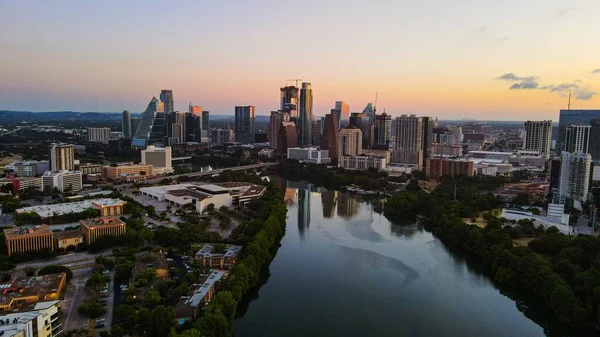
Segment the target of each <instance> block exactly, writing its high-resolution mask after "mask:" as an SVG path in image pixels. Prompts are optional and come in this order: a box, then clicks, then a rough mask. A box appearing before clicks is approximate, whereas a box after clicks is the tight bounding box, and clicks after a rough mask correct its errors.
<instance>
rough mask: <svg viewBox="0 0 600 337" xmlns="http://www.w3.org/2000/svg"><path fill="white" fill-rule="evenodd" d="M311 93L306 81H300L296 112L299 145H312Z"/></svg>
mask: <svg viewBox="0 0 600 337" xmlns="http://www.w3.org/2000/svg"><path fill="white" fill-rule="evenodd" d="M312 113H313V93H312V89H311V85H310V83H308V82H303V83H302V89H301V90H300V109H299V114H298V124H299V127H298V133H299V134H300V137H299V138H300V144H299V145H300V146H310V145H312V120H313V114H312Z"/></svg>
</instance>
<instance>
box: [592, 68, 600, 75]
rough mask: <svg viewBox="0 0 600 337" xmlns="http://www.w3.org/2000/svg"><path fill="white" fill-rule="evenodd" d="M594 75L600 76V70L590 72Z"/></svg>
mask: <svg viewBox="0 0 600 337" xmlns="http://www.w3.org/2000/svg"><path fill="white" fill-rule="evenodd" d="M590 73H592V74H600V68H598V69H596V70H592V71H590Z"/></svg>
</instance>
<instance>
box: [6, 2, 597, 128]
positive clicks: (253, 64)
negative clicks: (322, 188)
mask: <svg viewBox="0 0 600 337" xmlns="http://www.w3.org/2000/svg"><path fill="white" fill-rule="evenodd" d="M599 18H600V1H598V0H502V1H500V0H453V1H448V0H418V1H417V0H410V1H408V0H389V1H388V0H385V1H384V0H381V1H378V0H370V1H354V0H346V1H338V0H318V1H317V0H303V1H274V0H268V1H267V0H265V1H256V0H245V1H243V0H242V1H237V0H228V1H217V0H215V1H213V0H195V1H149V0H140V1H109V0H104V1H75V0H74V1H66V0H63V1H27V0H20V1H17V0H14V1H13V0H4V1H0V22H1V25H2V29H0V110H6V109H8V110H30V111H55V110H73V111H93V110H95V109H96V108H95V105H96V103H95V102H96V98H97V102H98V104H97V110H98V111H109V112H110V111H115V112H116V111H120V110H121V107H122V108H123V109H128V110H130V111H133V112H139V111H142V110H144V109H145V108H146V105H147V104H148V102H149V101H150V99H151V98H152V96H157V97H158V95H159V93H160V90H161V89H172V90H173V93H174V98H175V108H176V109H177V110H186V109H187V105H188V102H189V101H190V100H191V101H192V102H193V103H194V104H198V105H201V106H203V107H204V109H207V110H210V111H211V112H212V113H213V114H233V110H234V109H233V107H234V106H235V105H255V106H256V108H257V112H258V114H263V115H264V114H268V113H269V111H271V110H276V109H277V108H278V105H279V87H280V86H283V85H285V84H292V83H293V82H286V80H288V79H293V78H301V79H303V80H304V81H307V82H311V83H312V87H313V91H314V104H315V108H314V114H315V115H317V116H322V115H324V114H325V113H327V112H329V110H330V109H331V108H332V107H333V106H334V102H335V101H336V100H343V101H346V102H348V103H349V104H350V108H351V111H353V112H354V111H362V109H363V108H364V106H365V105H366V104H367V103H368V102H370V101H373V100H374V99H375V92H379V102H378V104H377V107H378V111H380V112H381V111H383V108H385V109H386V111H387V112H388V113H391V114H392V115H400V114H402V113H414V114H418V115H429V116H434V117H436V116H437V117H439V118H441V119H448V118H477V119H486V120H522V119H553V120H557V119H558V110H559V109H562V108H566V106H567V97H566V96H568V91H569V89H571V90H572V92H573V101H572V108H598V109H600V96H599V95H598V93H600V19H599ZM594 71H595V73H594ZM121 102H122V103H121Z"/></svg>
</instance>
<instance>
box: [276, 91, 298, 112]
mask: <svg viewBox="0 0 600 337" xmlns="http://www.w3.org/2000/svg"><path fill="white" fill-rule="evenodd" d="M280 93H281V106H280V109H281V111H283V112H287V113H289V114H290V118H297V117H298V88H296V87H295V86H287V87H283V88H280Z"/></svg>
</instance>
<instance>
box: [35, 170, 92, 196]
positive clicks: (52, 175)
mask: <svg viewBox="0 0 600 337" xmlns="http://www.w3.org/2000/svg"><path fill="white" fill-rule="evenodd" d="M46 187H49V188H50V189H53V188H57V189H58V190H59V191H60V192H61V193H63V192H67V191H68V192H77V191H81V190H82V189H83V181H82V175H81V172H80V171H47V172H46V173H44V175H43V176H42V188H46Z"/></svg>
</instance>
